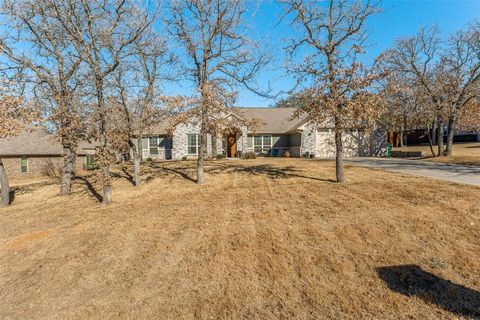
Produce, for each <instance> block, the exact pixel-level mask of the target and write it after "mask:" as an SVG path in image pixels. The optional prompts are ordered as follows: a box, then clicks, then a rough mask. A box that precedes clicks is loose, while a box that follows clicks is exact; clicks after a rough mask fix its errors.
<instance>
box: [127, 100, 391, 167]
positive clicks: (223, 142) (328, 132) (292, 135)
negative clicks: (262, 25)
mask: <svg viewBox="0 0 480 320" xmlns="http://www.w3.org/2000/svg"><path fill="white" fill-rule="evenodd" d="M294 112H295V109H294V108H238V109H236V111H235V112H232V113H231V114H227V115H225V117H230V118H231V119H229V121H228V123H231V124H232V125H231V128H229V129H228V130H226V131H225V132H221V133H218V135H217V137H216V139H213V140H212V137H211V135H210V134H209V135H208V140H207V141H208V142H207V154H208V155H210V156H215V155H213V154H212V149H213V148H212V141H216V144H217V152H218V153H220V154H223V155H225V156H226V157H239V156H241V155H242V154H243V153H245V152H254V153H256V154H265V155H269V156H282V155H284V154H285V153H286V152H287V151H288V153H289V155H290V156H292V157H300V156H306V157H320V158H325V157H334V156H335V144H334V132H333V127H332V126H329V125H325V127H322V128H315V127H314V126H313V125H311V124H310V123H308V121H306V120H305V119H302V118H297V117H294ZM253 119H255V120H258V122H259V123H260V125H259V126H256V127H255V128H249V127H247V125H246V123H248V120H253ZM168 128H169V126H168V121H165V122H164V123H162V124H160V125H159V126H157V127H156V128H154V130H153V131H152V134H151V135H150V136H148V137H145V138H143V139H142V141H135V143H136V145H140V149H141V150H142V157H143V158H144V159H147V158H152V159H181V158H183V157H187V158H196V157H197V155H198V146H199V133H200V125H199V124H198V123H197V122H196V121H195V119H192V120H191V121H189V122H187V123H182V124H179V125H176V126H175V127H173V129H171V130H168ZM169 131H171V132H170V134H169V133H168V132H169ZM214 143H215V142H214ZM384 149H385V134H384V132H381V131H379V130H377V131H374V132H373V133H366V132H363V131H359V130H351V131H349V132H346V133H345V134H344V150H345V155H346V156H350V157H353V156H369V155H372V156H375V155H381V154H382V152H384V151H383V150H384Z"/></svg>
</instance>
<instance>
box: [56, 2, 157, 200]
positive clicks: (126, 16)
mask: <svg viewBox="0 0 480 320" xmlns="http://www.w3.org/2000/svg"><path fill="white" fill-rule="evenodd" d="M57 2H60V1H56V3H57ZM61 3H65V4H66V5H65V7H63V6H59V5H57V6H55V9H56V13H55V14H56V15H55V16H56V17H57V19H58V22H59V23H60V25H61V26H62V28H63V30H64V32H65V34H66V36H67V37H68V39H69V41H71V42H72V44H73V46H74V47H75V50H76V52H77V54H78V56H79V57H80V58H81V59H82V62H83V63H84V64H85V65H86V68H87V78H86V80H87V81H88V83H89V84H90V86H91V95H92V97H94V101H95V102H94V103H93V104H91V106H92V107H93V108H92V117H91V119H93V121H94V122H95V125H92V126H91V128H92V131H91V134H92V137H93V138H94V139H95V140H97V141H98V142H99V143H100V146H99V147H98V148H97V152H96V156H97V159H98V162H99V164H100V167H101V171H102V175H101V182H102V186H103V200H102V206H106V205H108V204H110V203H111V200H112V188H111V184H110V163H111V162H112V160H113V154H112V150H111V142H112V141H110V139H109V138H110V137H114V135H111V134H109V129H108V128H109V124H108V114H107V112H108V107H107V106H106V97H107V96H108V93H109V92H108V89H109V88H110V85H111V83H112V82H113V79H112V77H113V74H114V72H115V70H116V69H117V67H118V66H119V65H120V64H121V63H122V62H123V61H125V60H128V59H131V57H132V55H134V54H135V44H136V43H137V42H138V41H139V40H140V39H141V38H142V37H143V36H144V35H145V34H146V31H147V30H148V29H149V28H150V26H151V24H152V23H153V21H154V19H155V17H156V14H157V11H156V10H154V12H153V13H149V11H147V10H144V9H143V8H142V7H141V6H140V5H139V4H138V3H137V2H135V1H133V0H126V1H115V0H107V1H101V0H94V1H87V0H64V1H61Z"/></svg>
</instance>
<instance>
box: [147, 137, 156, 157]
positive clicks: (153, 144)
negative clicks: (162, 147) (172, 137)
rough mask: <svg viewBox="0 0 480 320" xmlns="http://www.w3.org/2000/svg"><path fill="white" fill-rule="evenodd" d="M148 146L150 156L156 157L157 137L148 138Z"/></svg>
mask: <svg viewBox="0 0 480 320" xmlns="http://www.w3.org/2000/svg"><path fill="white" fill-rule="evenodd" d="M148 146H149V149H150V154H151V155H157V154H158V137H150V139H148Z"/></svg>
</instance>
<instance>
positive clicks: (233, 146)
mask: <svg viewBox="0 0 480 320" xmlns="http://www.w3.org/2000/svg"><path fill="white" fill-rule="evenodd" d="M236 155H237V137H236V134H235V133H232V134H228V135H227V157H235V156H236Z"/></svg>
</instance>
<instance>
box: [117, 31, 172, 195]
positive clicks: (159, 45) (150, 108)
mask: <svg viewBox="0 0 480 320" xmlns="http://www.w3.org/2000/svg"><path fill="white" fill-rule="evenodd" d="M136 50H137V52H136V54H135V59H134V61H132V62H130V63H129V65H128V66H125V67H121V68H118V70H117V72H116V82H115V85H116V86H117V89H118V93H117V94H116V95H115V97H116V100H117V102H118V104H119V105H120V106H121V110H120V111H121V114H122V116H121V118H122V121H121V124H119V126H120V127H122V128H124V130H125V131H126V138H127V141H126V143H127V144H128V147H129V149H130V150H131V152H132V156H133V160H134V184H135V185H136V186H139V185H140V183H141V177H140V162H141V160H142V153H141V152H142V150H141V143H142V140H143V137H144V136H145V135H148V134H150V133H151V131H152V130H153V128H154V127H155V126H157V125H158V124H159V123H160V122H161V121H163V120H164V115H165V112H163V111H164V110H162V108H161V107H160V105H161V101H162V99H161V98H160V97H159V89H158V86H159V78H160V77H161V78H162V79H169V75H168V74H162V73H161V66H162V65H165V64H167V65H171V64H172V57H171V56H167V49H166V44H165V42H164V41H163V40H162V39H161V38H160V37H159V36H158V35H157V34H156V33H154V32H150V33H149V36H148V37H145V39H142V41H141V42H137V44H136ZM128 82H129V83H128ZM134 140H136V141H137V143H134Z"/></svg>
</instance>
